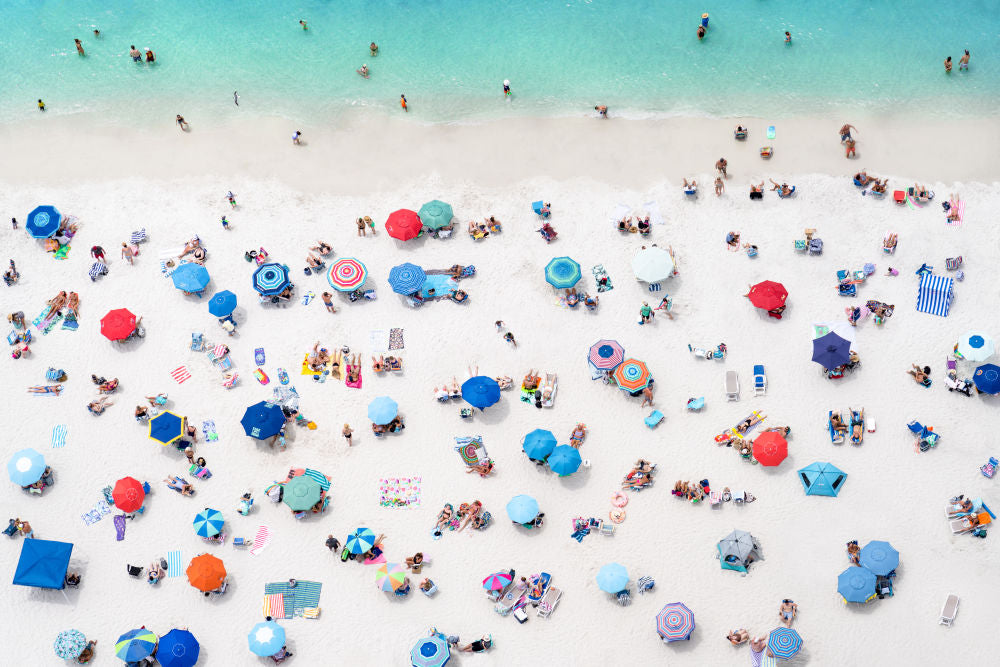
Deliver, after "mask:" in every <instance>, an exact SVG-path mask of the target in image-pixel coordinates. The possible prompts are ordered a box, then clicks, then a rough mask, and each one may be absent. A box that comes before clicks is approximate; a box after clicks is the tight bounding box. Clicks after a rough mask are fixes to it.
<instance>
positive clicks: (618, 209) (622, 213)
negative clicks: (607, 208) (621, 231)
mask: <svg viewBox="0 0 1000 667" xmlns="http://www.w3.org/2000/svg"><path fill="white" fill-rule="evenodd" d="M631 210H632V207H631V206H626V205H625V204H618V205H617V206H615V210H614V211H612V212H611V222H614V223H617V222H618V221H619V220H621V219H622V218H625V217H627V216H628V212H629V211H631Z"/></svg>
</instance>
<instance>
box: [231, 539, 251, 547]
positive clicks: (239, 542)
mask: <svg viewBox="0 0 1000 667" xmlns="http://www.w3.org/2000/svg"><path fill="white" fill-rule="evenodd" d="M251 544H253V540H252V539H250V538H248V537H234V538H233V547H248V546H250V545H251Z"/></svg>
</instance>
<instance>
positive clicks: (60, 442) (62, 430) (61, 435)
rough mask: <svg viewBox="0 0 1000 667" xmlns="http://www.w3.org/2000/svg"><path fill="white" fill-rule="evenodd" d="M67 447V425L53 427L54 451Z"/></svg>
mask: <svg viewBox="0 0 1000 667" xmlns="http://www.w3.org/2000/svg"><path fill="white" fill-rule="evenodd" d="M65 446H66V424H57V425H56V426H53V427H52V449H58V448H59V447H65Z"/></svg>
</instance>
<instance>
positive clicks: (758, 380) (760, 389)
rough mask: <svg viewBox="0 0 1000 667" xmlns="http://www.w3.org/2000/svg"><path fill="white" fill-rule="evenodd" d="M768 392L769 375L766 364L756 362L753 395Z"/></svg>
mask: <svg viewBox="0 0 1000 667" xmlns="http://www.w3.org/2000/svg"><path fill="white" fill-rule="evenodd" d="M765 393H767V375H766V374H765V373H764V366H763V365H761V364H756V365H755V366H754V367H753V395H754V396H763V395H764V394H765Z"/></svg>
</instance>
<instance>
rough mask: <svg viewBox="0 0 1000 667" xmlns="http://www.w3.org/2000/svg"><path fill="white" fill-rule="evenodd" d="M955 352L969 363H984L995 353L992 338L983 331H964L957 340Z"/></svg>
mask: <svg viewBox="0 0 1000 667" xmlns="http://www.w3.org/2000/svg"><path fill="white" fill-rule="evenodd" d="M955 352H957V353H958V354H960V355H962V358H963V359H968V360H969V361H985V360H986V359H989V358H990V357H992V356H993V353H994V352H996V345H995V344H994V342H993V338H991V337H990V335H989V334H987V333H985V332H983V331H966V332H965V333H964V334H962V337H961V338H960V339H959V340H958V345H957V346H955Z"/></svg>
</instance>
